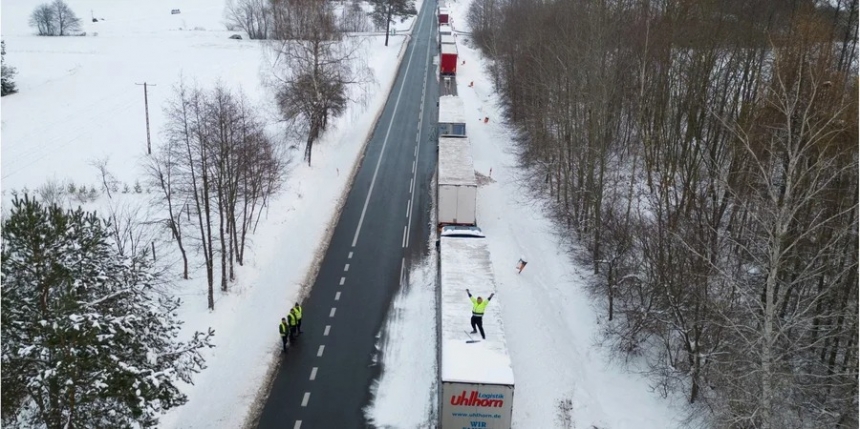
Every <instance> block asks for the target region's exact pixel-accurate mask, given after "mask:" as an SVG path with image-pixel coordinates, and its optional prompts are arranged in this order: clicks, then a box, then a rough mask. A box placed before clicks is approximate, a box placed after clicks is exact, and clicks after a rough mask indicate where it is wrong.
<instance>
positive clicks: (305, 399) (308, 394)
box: [302, 392, 311, 407]
mask: <svg viewBox="0 0 860 429" xmlns="http://www.w3.org/2000/svg"><path fill="white" fill-rule="evenodd" d="M310 399H311V392H305V396H304V397H303V398H302V406H303V407H307V406H308V401H309V400H310Z"/></svg>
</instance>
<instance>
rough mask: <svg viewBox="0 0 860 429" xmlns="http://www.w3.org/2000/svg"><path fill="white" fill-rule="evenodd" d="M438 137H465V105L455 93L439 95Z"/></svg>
mask: <svg viewBox="0 0 860 429" xmlns="http://www.w3.org/2000/svg"><path fill="white" fill-rule="evenodd" d="M438 123H439V127H438V129H439V137H466V107H465V106H464V105H463V99H461V98H460V97H457V96H456V95H443V96H441V97H439V121H438Z"/></svg>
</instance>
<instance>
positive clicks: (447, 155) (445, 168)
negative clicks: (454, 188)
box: [439, 137, 478, 186]
mask: <svg viewBox="0 0 860 429" xmlns="http://www.w3.org/2000/svg"><path fill="white" fill-rule="evenodd" d="M439 185H462V186H478V181H477V180H476V179H475V166H474V164H473V163H472V145H471V144H469V138H468V137H439Z"/></svg>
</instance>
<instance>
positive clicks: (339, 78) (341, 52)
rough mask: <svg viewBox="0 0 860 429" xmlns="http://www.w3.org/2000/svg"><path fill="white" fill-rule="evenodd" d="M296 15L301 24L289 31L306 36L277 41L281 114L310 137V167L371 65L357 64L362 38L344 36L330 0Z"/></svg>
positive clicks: (307, 147)
mask: <svg viewBox="0 0 860 429" xmlns="http://www.w3.org/2000/svg"><path fill="white" fill-rule="evenodd" d="M295 13H297V14H298V16H299V17H298V18H296V19H294V20H293V21H292V22H293V23H298V24H299V26H298V27H290V28H289V31H290V32H292V33H293V34H298V35H301V36H303V37H302V39H301V40H278V41H277V42H275V43H272V44H271V52H272V54H273V59H272V63H273V70H274V79H273V86H274V87H275V101H276V103H277V105H278V108H279V109H280V111H281V115H282V116H283V118H284V119H285V120H286V121H288V122H290V123H291V124H292V125H293V126H294V129H296V130H298V132H300V133H302V134H304V135H305V136H306V140H305V152H304V160H305V161H307V163H308V165H310V164H311V155H312V153H313V145H314V143H315V142H316V141H317V140H318V139H319V138H320V136H321V135H322V133H323V132H324V131H325V130H326V129H327V127H328V121H329V119H330V118H331V117H335V116H338V115H340V114H341V113H343V111H344V110H345V109H346V106H347V103H348V102H349V101H350V94H349V89H350V88H349V87H350V85H352V84H359V83H364V82H367V81H369V79H370V77H369V71H368V69H367V67H366V66H359V65H357V64H356V60H357V59H358V58H357V57H358V56H357V50H358V49H359V48H360V46H361V44H360V41H359V40H356V39H351V38H344V37H343V35H342V33H341V32H340V31H339V30H338V29H337V26H336V25H335V23H334V17H333V15H332V12H331V9H330V6H329V5H328V3H327V2H325V1H322V0H310V1H307V2H304V3H302V9H301V12H295ZM281 28H282V29H283V27H281ZM283 31H287V30H283ZM279 39H281V38H280V37H279Z"/></svg>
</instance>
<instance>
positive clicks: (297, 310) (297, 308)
mask: <svg viewBox="0 0 860 429" xmlns="http://www.w3.org/2000/svg"><path fill="white" fill-rule="evenodd" d="M292 311H293V312H294V313H295V315H296V320H297V321H298V322H297V324H296V326H297V329H298V330H299V335H301V334H304V333H305V331H303V330H302V306H301V305H299V303H298V302H297V303H296V306H295V307H293V310H292Z"/></svg>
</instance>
